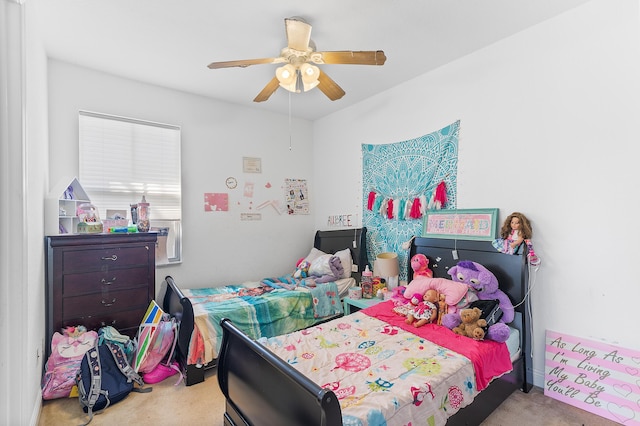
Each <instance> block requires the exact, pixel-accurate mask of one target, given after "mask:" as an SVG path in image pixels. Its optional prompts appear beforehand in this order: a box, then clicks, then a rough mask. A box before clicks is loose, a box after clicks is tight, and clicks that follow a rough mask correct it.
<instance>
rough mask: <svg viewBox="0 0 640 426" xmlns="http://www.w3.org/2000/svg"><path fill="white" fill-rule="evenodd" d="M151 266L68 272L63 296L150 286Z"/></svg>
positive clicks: (63, 286) (63, 283)
mask: <svg viewBox="0 0 640 426" xmlns="http://www.w3.org/2000/svg"><path fill="white" fill-rule="evenodd" d="M148 283H149V268H148V267H147V266H146V265H143V266H137V267H133V268H128V269H109V270H108V271H95V272H85V273H78V274H67V275H64V276H63V278H62V296H63V297H72V296H79V295H83V294H91V293H100V292H103V291H107V290H108V291H110V292H112V291H119V290H126V289H129V288H133V287H145V289H146V288H147V287H148Z"/></svg>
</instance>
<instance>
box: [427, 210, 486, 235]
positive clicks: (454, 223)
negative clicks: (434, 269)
mask: <svg viewBox="0 0 640 426" xmlns="http://www.w3.org/2000/svg"><path fill="white" fill-rule="evenodd" d="M497 235H498V209H457V210H432V211H427V213H426V214H425V215H424V227H423V231H422V236H423V237H432V238H449V239H456V238H459V239H465V240H482V241H492V240H495V239H496V238H497Z"/></svg>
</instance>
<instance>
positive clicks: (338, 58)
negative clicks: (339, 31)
mask: <svg viewBox="0 0 640 426" xmlns="http://www.w3.org/2000/svg"><path fill="white" fill-rule="evenodd" d="M311 60H312V61H313V62H315V63H317V64H353V65H383V64H384V63H385V61H386V60H387V57H386V56H385V54H384V52H383V51H382V50H364V51H350V50H345V51H338V52H315V53H314V54H312V55H311Z"/></svg>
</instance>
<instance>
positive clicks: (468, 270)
mask: <svg viewBox="0 0 640 426" xmlns="http://www.w3.org/2000/svg"><path fill="white" fill-rule="evenodd" d="M448 273H449V275H451V278H452V280H454V281H457V282H462V283H466V284H467V285H468V286H469V287H470V288H472V289H473V290H475V292H476V294H477V296H478V299H480V300H490V299H496V300H498V303H499V306H500V309H501V310H502V313H503V315H502V318H500V321H499V322H497V323H495V324H492V325H490V326H489V329H488V331H487V336H486V337H487V338H488V339H490V340H494V341H496V342H504V341H506V340H507V338H508V337H509V326H507V324H508V323H510V322H511V321H513V318H514V316H515V311H514V308H513V304H512V303H511V300H510V299H509V297H508V296H507V295H506V294H505V293H504V292H503V291H502V290H500V289H499V288H498V279H497V278H496V276H495V275H493V273H492V272H491V271H489V270H488V269H487V268H485V267H484V266H482V265H481V264H479V263H476V262H472V261H470V260H463V261H460V262H458V264H457V265H456V266H454V267H453V268H451V269H449V271H448ZM460 321H461V319H460V316H459V315H453V314H447V315H445V316H444V317H443V318H442V325H444V326H445V327H447V328H449V329H453V328H455V327H456V326H458V325H459V324H460Z"/></svg>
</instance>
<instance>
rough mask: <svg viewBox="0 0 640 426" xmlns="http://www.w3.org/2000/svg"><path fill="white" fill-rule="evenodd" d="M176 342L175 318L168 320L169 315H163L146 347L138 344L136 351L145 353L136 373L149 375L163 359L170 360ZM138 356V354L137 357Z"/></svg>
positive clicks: (176, 325)
mask: <svg viewBox="0 0 640 426" xmlns="http://www.w3.org/2000/svg"><path fill="white" fill-rule="evenodd" d="M177 341H178V324H177V322H176V320H175V318H170V317H169V314H163V315H162V320H161V321H160V322H159V323H158V325H157V327H156V330H155V331H154V333H153V335H152V337H151V339H150V341H149V342H148V344H147V347H145V346H144V343H143V342H139V347H138V351H142V350H144V351H145V353H144V357H143V358H142V362H141V363H140V365H139V367H138V370H137V372H138V373H140V374H145V373H150V372H151V371H153V370H154V369H155V368H156V367H157V366H158V365H159V364H160V363H161V362H162V360H163V359H166V358H172V357H173V352H174V350H175V347H176V343H177ZM140 355H141V354H140V352H139V353H138V356H140Z"/></svg>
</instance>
